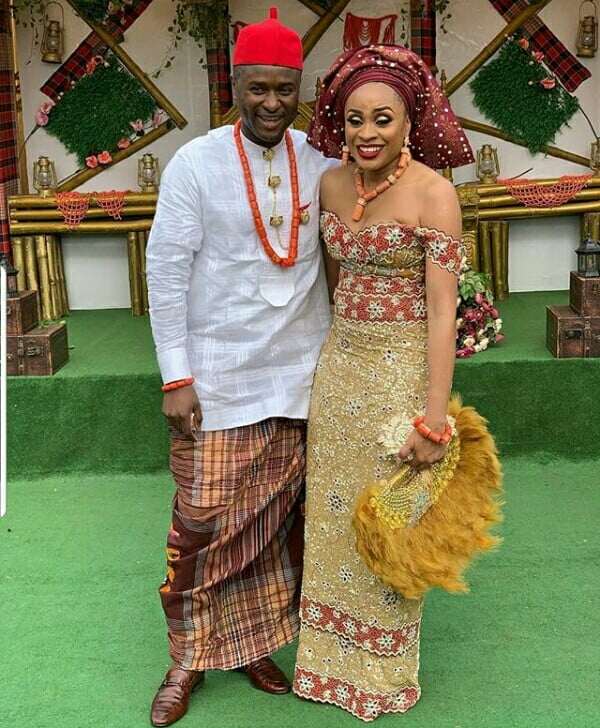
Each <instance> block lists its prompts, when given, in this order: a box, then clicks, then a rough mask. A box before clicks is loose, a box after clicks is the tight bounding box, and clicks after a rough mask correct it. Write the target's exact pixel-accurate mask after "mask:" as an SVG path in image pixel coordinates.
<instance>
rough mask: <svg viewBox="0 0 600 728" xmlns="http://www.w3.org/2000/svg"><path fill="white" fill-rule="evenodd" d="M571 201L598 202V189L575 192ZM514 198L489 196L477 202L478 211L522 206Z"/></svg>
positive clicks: (599, 197)
mask: <svg viewBox="0 0 600 728" xmlns="http://www.w3.org/2000/svg"><path fill="white" fill-rule="evenodd" d="M571 200H572V201H576V202H579V201H584V200H600V189H597V188H596V189H591V190H581V191H580V192H577V193H576V194H575V195H573V197H571ZM522 204H523V203H522V202H520V201H519V200H518V199H517V198H516V197H513V196H512V195H490V196H489V197H483V198H481V200H480V201H479V209H480V210H485V209H490V208H494V207H508V206H509V205H522Z"/></svg>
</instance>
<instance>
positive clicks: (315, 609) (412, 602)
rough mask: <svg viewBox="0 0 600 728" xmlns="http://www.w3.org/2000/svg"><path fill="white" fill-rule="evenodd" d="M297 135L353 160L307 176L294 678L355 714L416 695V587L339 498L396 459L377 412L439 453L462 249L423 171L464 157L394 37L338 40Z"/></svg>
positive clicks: (451, 204) (434, 93)
mask: <svg viewBox="0 0 600 728" xmlns="http://www.w3.org/2000/svg"><path fill="white" fill-rule="evenodd" d="M309 141H310V142H311V143H312V144H313V146H315V147H316V148H317V149H320V150H321V151H323V152H324V153H325V154H326V155H327V156H337V157H339V156H340V154H341V147H342V143H343V142H344V141H345V144H346V146H347V149H345V150H344V154H343V157H346V158H348V157H350V158H351V159H353V160H354V161H353V162H351V163H350V164H347V165H344V161H345V160H344V159H343V163H342V166H341V167H339V168H335V169H332V170H329V171H328V172H327V173H326V174H325V175H324V176H323V178H322V182H321V208H322V210H323V212H322V218H321V229H322V234H323V239H324V242H325V244H326V246H327V253H326V260H327V273H328V282H329V286H330V291H333V289H335V294H334V301H335V316H334V323H333V327H332V330H331V333H330V336H329V338H328V340H327V343H326V344H325V347H324V349H323V352H322V355H321V359H320V362H319V365H318V367H317V373H316V376H315V382H314V389H313V397H312V404H311V413H310V418H309V442H308V458H309V460H308V463H309V464H308V474H307V509H306V517H307V526H306V550H305V567H304V569H305V571H304V581H303V593H302V603H301V619H302V628H301V633H300V643H299V649H298V658H297V665H296V673H295V681H294V690H295V692H296V693H297V694H298V695H300V696H302V697H305V698H309V699H312V700H317V701H321V702H327V703H333V704H336V705H338V706H340V707H342V708H344V709H346V710H348V711H350V712H351V713H353V714H354V715H356V716H357V717H359V718H361V719H363V720H365V721H370V720H373V719H374V718H376V717H377V716H378V715H380V714H381V713H386V712H404V711H406V710H408V708H410V707H411V706H412V705H414V703H415V702H416V701H417V699H418V698H419V693H420V690H419V684H418V675H417V673H418V665H419V629H420V620H421V610H422V600H421V599H405V598H403V597H402V596H401V595H400V594H398V593H396V592H393V591H391V590H390V589H388V588H386V587H385V585H384V584H383V582H381V581H380V580H379V579H378V578H377V577H376V576H375V575H373V574H372V573H371V572H370V571H369V570H368V568H367V566H366V565H365V564H364V563H363V561H362V560H361V558H360V556H359V555H358V554H357V552H356V547H355V535H354V533H353V531H352V526H351V522H352V515H353V510H354V504H355V501H356V498H357V496H358V495H359V494H360V493H361V491H362V490H363V489H364V488H365V486H366V485H367V484H368V483H370V482H372V481H374V480H380V479H382V478H387V477H389V476H390V475H391V474H392V473H393V472H394V470H395V469H397V467H398V463H397V462H394V460H393V459H390V458H388V457H386V454H385V452H384V451H383V448H382V446H381V444H379V443H378V438H379V436H380V431H381V427H382V424H384V423H385V422H387V421H389V420H390V418H391V417H392V416H397V415H399V414H400V415H406V417H407V418H409V419H410V421H412V420H413V419H414V418H415V417H417V416H418V415H423V416H424V424H425V425H426V426H427V428H429V429H430V431H431V434H430V435H429V436H428V437H425V436H424V435H422V434H420V432H419V431H417V430H416V429H413V430H412V432H411V433H410V435H409V437H408V439H407V440H406V442H405V444H404V446H403V447H402V448H401V449H400V451H399V453H398V459H401V460H404V461H410V462H411V465H412V466H414V467H416V468H424V467H428V466H429V465H431V464H433V463H435V462H437V461H439V460H440V459H441V458H442V457H443V455H444V452H445V449H446V442H445V440H446V439H447V438H445V437H444V433H445V432H446V407H447V404H448V399H449V394H450V389H451V384H452V374H453V366H454V357H455V337H456V328H455V320H456V295H457V274H458V273H459V272H460V270H461V266H462V265H463V264H464V258H463V255H464V252H463V246H462V243H461V214H460V207H459V204H458V200H457V197H456V193H455V190H454V187H453V186H452V184H451V183H450V182H449V181H447V180H446V179H444V178H443V177H441V176H440V175H439V174H438V173H436V172H435V171H434V170H435V169H441V168H445V167H450V166H458V165H462V164H467V163H470V162H472V161H473V157H472V153H471V149H470V147H469V144H468V142H467V140H466V138H465V136H464V134H463V132H462V130H461V128H460V126H459V124H458V121H457V120H456V117H455V116H454V114H453V112H452V110H451V109H450V106H449V103H448V101H447V99H446V98H445V97H444V96H443V94H442V93H441V90H440V88H439V86H438V85H437V83H436V82H435V79H434V78H433V76H432V75H431V73H430V72H429V70H428V68H427V67H426V65H425V64H424V63H423V61H422V60H421V59H420V58H419V57H418V56H416V55H415V54H414V53H412V52H411V51H408V50H406V49H404V48H400V47H396V46H373V47H369V48H362V49H358V50H350V51H347V52H346V53H344V54H343V55H342V56H341V57H340V58H339V59H338V60H337V61H336V62H335V63H334V64H333V66H332V68H331V69H330V70H329V71H328V73H327V75H326V77H325V79H324V90H323V93H322V95H321V97H320V99H319V102H318V103H317V107H316V109H315V115H314V118H313V121H312V124H311V128H310V129H309ZM409 149H410V150H411V151H410V152H409ZM411 153H412V154H411ZM411 157H412V158H411ZM373 191H376V193H377V194H376V196H374V195H373ZM420 430H421V431H422V432H427V430H426V429H424V428H423V427H420Z"/></svg>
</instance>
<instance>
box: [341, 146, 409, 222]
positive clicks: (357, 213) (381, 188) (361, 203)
mask: <svg viewBox="0 0 600 728" xmlns="http://www.w3.org/2000/svg"><path fill="white" fill-rule="evenodd" d="M409 162H410V151H409V149H408V147H402V150H401V152H400V159H399V160H398V166H397V167H396V171H395V172H394V173H393V174H390V175H388V177H387V179H385V180H384V181H383V182H380V183H379V184H378V185H377V187H375V189H373V190H371V191H370V192H367V191H366V190H365V180H364V177H363V171H362V169H361V168H360V167H357V168H356V172H355V173H354V184H355V186H356V192H357V193H358V200H356V205H355V207H354V212H353V213H352V219H353V220H354V222H359V221H360V219H361V218H362V216H363V213H364V211H365V207H366V206H367V204H368V203H369V202H371V200H374V199H375V198H376V197H377V195H380V194H382V193H383V192H385V191H386V190H387V189H389V188H390V187H391V186H392V185H395V184H396V182H397V181H398V180H399V179H400V177H402V175H403V174H404V172H406V169H407V167H408V163H409Z"/></svg>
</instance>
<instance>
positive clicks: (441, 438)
mask: <svg viewBox="0 0 600 728" xmlns="http://www.w3.org/2000/svg"><path fill="white" fill-rule="evenodd" d="M413 427H414V428H415V430H416V431H417V432H418V433H419V435H421V437H424V438H426V439H427V440H432V441H433V442H437V443H440V444H442V445H447V444H448V443H449V442H450V440H451V439H452V428H451V427H450V423H449V422H446V426H445V427H444V432H442V434H439V433H437V432H434V431H433V430H432V429H431V428H430V427H427V425H426V424H425V417H424V416H423V415H421V417H417V418H416V419H415V420H414V421H413Z"/></svg>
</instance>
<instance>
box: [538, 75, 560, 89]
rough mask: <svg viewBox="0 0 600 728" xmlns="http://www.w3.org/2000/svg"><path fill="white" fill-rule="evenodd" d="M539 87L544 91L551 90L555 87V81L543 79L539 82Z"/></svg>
mask: <svg viewBox="0 0 600 728" xmlns="http://www.w3.org/2000/svg"><path fill="white" fill-rule="evenodd" d="M540 86H542V87H543V88H545V89H551V88H554V87H555V86H556V81H555V80H554V79H553V78H543V79H542V80H541V81H540Z"/></svg>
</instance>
